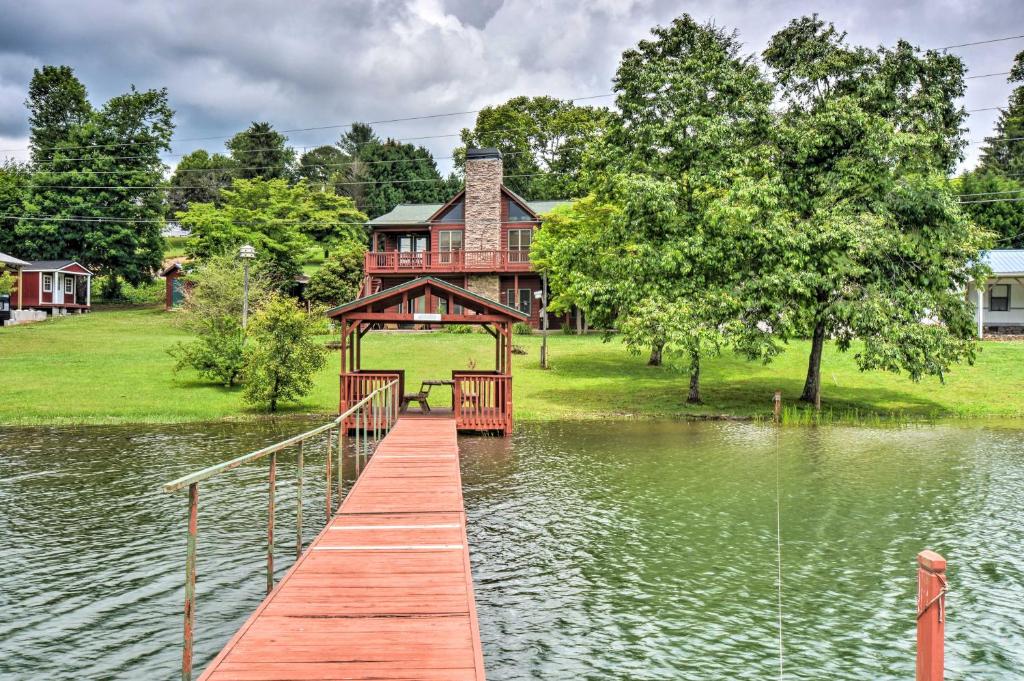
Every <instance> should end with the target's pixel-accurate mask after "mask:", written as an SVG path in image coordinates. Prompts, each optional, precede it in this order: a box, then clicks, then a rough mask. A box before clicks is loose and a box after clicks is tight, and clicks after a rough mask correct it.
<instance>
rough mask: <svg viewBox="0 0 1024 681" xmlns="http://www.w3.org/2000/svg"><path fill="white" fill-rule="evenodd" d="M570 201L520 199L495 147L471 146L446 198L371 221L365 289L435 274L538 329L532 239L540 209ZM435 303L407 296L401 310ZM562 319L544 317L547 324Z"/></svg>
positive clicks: (428, 308) (427, 310) (428, 310)
mask: <svg viewBox="0 0 1024 681" xmlns="http://www.w3.org/2000/svg"><path fill="white" fill-rule="evenodd" d="M569 203H571V201H569V200H560V201H528V200H526V199H524V198H523V197H521V196H519V195H518V194H516V193H515V192H513V191H512V190H510V189H509V188H508V187H506V186H505V185H504V183H503V164H502V158H501V152H500V151H499V150H497V149H468V150H467V151H466V186H465V189H463V190H462V191H461V192H459V193H458V194H457V195H455V196H454V197H453V198H452V199H451V200H449V201H448V202H447V203H444V204H437V203H430V204H402V205H398V206H396V207H395V208H394V209H393V210H391V211H390V212H388V213H386V214H384V215H381V216H380V217H377V218H374V219H373V220H370V222H369V228H370V231H371V241H370V244H371V246H370V251H369V252H367V254H366V263H365V278H364V283H363V290H362V295H364V296H367V295H371V294H374V293H377V292H379V291H382V290H385V289H389V288H393V287H395V286H398V285H399V284H403V283H405V282H408V281H411V280H413V279H416V278H417V277H422V276H432V277H435V278H437V279H440V280H443V281H446V282H449V283H452V284H455V285H456V286H459V287H460V288H463V289H466V290H468V291H472V292H475V293H477V294H480V295H482V296H484V297H486V298H488V299H491V300H496V301H500V302H501V303H502V304H503V305H505V306H508V307H512V308H515V309H516V310H518V311H520V312H522V313H523V314H525V315H526V316H527V318H528V321H529V324H530V325H531V326H533V327H535V328H539V327H540V325H541V317H540V301H539V299H538V298H539V297H538V296H537V295H536V294H537V292H538V291H540V288H541V277H540V275H539V274H538V273H537V271H536V270H535V269H534V267H533V263H531V262H530V245H531V244H532V243H533V235H534V233H535V231H536V230H537V229H539V228H540V227H541V224H542V222H543V219H542V215H543V214H544V213H547V212H548V211H551V210H552V209H554V208H556V207H558V206H562V205H567V204H569ZM438 302H439V301H438V300H437V299H431V300H428V299H425V298H422V297H421V298H416V299H412V300H410V301H409V302H408V303H407V305H408V309H406V310H405V312H408V313H410V314H412V313H424V314H432V313H436V312H442V311H443V310H440V309H438V308H436V307H434V306H435V305H436V304H438ZM441 304H442V305H443V302H441ZM574 314H575V313H574ZM566 321H568V315H567V316H566V317H555V316H551V315H549V317H548V328H559V326H560V325H561V324H562V323H564V322H566Z"/></svg>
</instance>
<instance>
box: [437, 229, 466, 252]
mask: <svg viewBox="0 0 1024 681" xmlns="http://www.w3.org/2000/svg"><path fill="white" fill-rule="evenodd" d="M437 249H438V250H439V251H443V252H445V253H450V252H451V251H461V250H462V230H460V229H445V230H442V231H440V232H438V233H437Z"/></svg>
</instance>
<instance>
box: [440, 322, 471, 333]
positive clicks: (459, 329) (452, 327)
mask: <svg viewBox="0 0 1024 681" xmlns="http://www.w3.org/2000/svg"><path fill="white" fill-rule="evenodd" d="M441 333H473V327H472V326H470V325H469V324H446V325H444V326H442V327H441Z"/></svg>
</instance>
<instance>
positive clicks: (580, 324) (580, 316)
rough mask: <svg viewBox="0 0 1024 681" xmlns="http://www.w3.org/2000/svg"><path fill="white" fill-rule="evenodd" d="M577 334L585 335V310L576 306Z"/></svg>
mask: <svg viewBox="0 0 1024 681" xmlns="http://www.w3.org/2000/svg"><path fill="white" fill-rule="evenodd" d="M576 335H577V336H582V335H583V310H581V309H579V308H578V307H577V308H576Z"/></svg>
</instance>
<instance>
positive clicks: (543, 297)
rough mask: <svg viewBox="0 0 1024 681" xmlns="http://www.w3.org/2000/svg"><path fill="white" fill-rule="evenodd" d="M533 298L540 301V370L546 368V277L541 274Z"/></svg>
mask: <svg viewBox="0 0 1024 681" xmlns="http://www.w3.org/2000/svg"><path fill="white" fill-rule="evenodd" d="M533 296H534V297H535V298H536V299H537V300H539V301H540V328H541V342H540V368H541V369H547V368H548V275H546V274H542V275H541V280H540V290H539V291H534V293H533Z"/></svg>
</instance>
